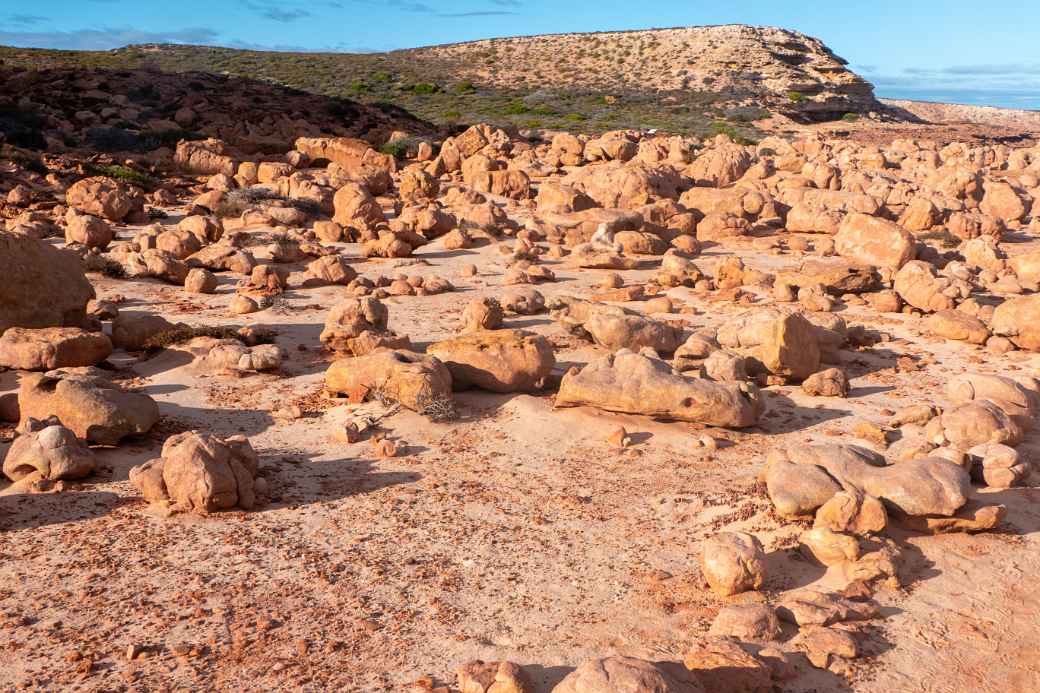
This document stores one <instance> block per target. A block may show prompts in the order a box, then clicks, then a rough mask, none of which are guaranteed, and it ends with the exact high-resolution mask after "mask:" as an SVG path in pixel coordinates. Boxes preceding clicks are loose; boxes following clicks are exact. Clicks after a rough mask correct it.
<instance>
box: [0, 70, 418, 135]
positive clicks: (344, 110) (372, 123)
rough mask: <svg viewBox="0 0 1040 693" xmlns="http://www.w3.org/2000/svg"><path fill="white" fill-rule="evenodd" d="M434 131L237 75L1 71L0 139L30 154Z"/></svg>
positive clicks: (384, 108)
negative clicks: (193, 142) (199, 141)
mask: <svg viewBox="0 0 1040 693" xmlns="http://www.w3.org/2000/svg"><path fill="white" fill-rule="evenodd" d="M395 130H403V131H408V132H410V133H413V134H427V133H432V132H434V130H435V128H434V126H433V125H431V124H430V123H427V122H425V121H422V120H420V119H418V118H416V117H414V116H412V115H411V114H409V113H408V112H406V111H404V110H403V109H400V108H397V107H395V106H392V105H389V104H380V105H369V104H362V103H358V102H355V101H352V100H349V99H343V98H334V97H328V96H323V95H319V94H312V93H307V92H303V91H300V90H297V89H292V88H288V87H285V86H281V85H275V84H271V83H268V82H262V81H257V80H252V79H246V78H242V77H232V76H227V75H217V74H212V73H202V72H193V73H163V72H159V71H157V70H151V69H123V70H111V69H102V68H86V69H84V68H80V67H59V68H45V69H22V68H8V69H0V142H6V143H7V144H11V145H15V146H20V147H26V148H30V149H51V150H56V149H62V148H66V147H84V148H88V149H91V150H94V151H100V152H105V151H135V150H148V149H154V148H156V147H157V146H161V145H164V144H169V145H172V144H175V143H176V142H177V140H179V139H199V138H201V137H203V136H205V137H217V138H219V139H222V140H224V141H225V142H226V143H228V144H229V145H231V146H232V147H234V148H235V149H238V150H240V151H242V152H244V153H254V152H284V151H285V150H286V149H287V148H289V147H290V146H291V144H292V142H293V141H294V139H295V138H296V137H299V136H301V133H303V134H304V135H306V136H350V137H362V138H366V139H369V140H371V141H372V142H375V143H380V144H381V143H382V142H385V141H386V139H387V137H388V136H389V135H390V133H391V132H394V131H395Z"/></svg>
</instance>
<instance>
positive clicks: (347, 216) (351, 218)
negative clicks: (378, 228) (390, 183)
mask: <svg viewBox="0 0 1040 693" xmlns="http://www.w3.org/2000/svg"><path fill="white" fill-rule="evenodd" d="M332 204H333V207H334V208H335V214H334V215H333V217H332V220H333V221H334V222H336V223H337V224H340V225H341V226H344V227H347V226H350V227H353V228H356V229H364V228H369V227H371V226H374V225H376V224H378V223H380V222H383V221H386V216H385V215H384V214H383V209H382V207H380V206H379V203H378V202H376V198H374V197H372V193H370V192H369V191H368V190H367V189H366V188H365V187H364V186H362V185H360V184H358V183H347V184H346V185H344V186H343V187H341V188H340V189H339V190H337V191H336V194H335V196H334V197H333V198H332Z"/></svg>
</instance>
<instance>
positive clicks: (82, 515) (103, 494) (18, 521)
mask: <svg viewBox="0 0 1040 693" xmlns="http://www.w3.org/2000/svg"><path fill="white" fill-rule="evenodd" d="M132 502H133V499H132V498H122V497H120V496H118V495H116V494H115V493H110V492H107V491H76V490H75V489H70V490H66V491H62V492H60V493H15V494H11V495H9V496H0V532H10V531H15V530H21V529H38V528H40V527H48V526H50V525H61V524H65V523H68V522H80V521H82V520H92V519H95V518H98V517H102V516H104V515H108V514H109V513H110V512H111V511H112V510H114V509H115V508H118V507H120V506H122V505H126V504H127V503H132Z"/></svg>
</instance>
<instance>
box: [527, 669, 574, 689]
mask: <svg viewBox="0 0 1040 693" xmlns="http://www.w3.org/2000/svg"><path fill="white" fill-rule="evenodd" d="M575 668H576V667H568V666H555V667H552V666H550V667H546V666H542V665H541V664H527V665H524V667H523V670H524V673H526V674H527V676H528V678H529V679H530V680H531V685H532V686H533V687H534V689H533V692H532V693H550V691H552V689H553V688H555V687H556V685H557V684H559V683H560V681H563V679H564V678H565V677H566V676H567V674H569V673H571V672H572V671H574V669H575Z"/></svg>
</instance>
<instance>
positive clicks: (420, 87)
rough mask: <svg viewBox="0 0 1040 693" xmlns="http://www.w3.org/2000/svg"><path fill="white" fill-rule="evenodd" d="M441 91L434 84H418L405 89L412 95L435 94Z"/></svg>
mask: <svg viewBox="0 0 1040 693" xmlns="http://www.w3.org/2000/svg"><path fill="white" fill-rule="evenodd" d="M440 90H441V88H440V87H438V86H437V85H436V84H430V83H429V82H418V83H416V84H412V85H411V86H409V87H407V88H406V89H405V91H410V92H412V93H413V94H436V93H437V92H439V91H440Z"/></svg>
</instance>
